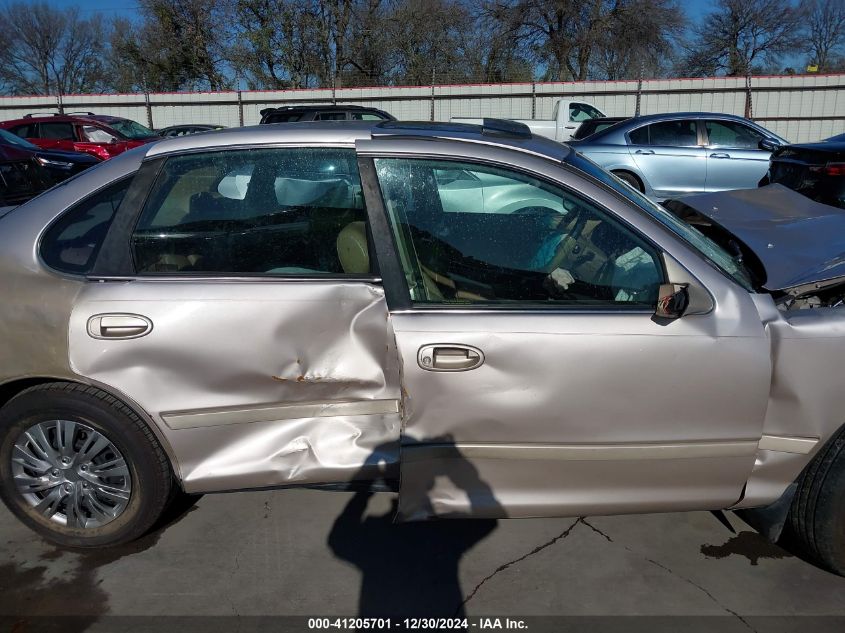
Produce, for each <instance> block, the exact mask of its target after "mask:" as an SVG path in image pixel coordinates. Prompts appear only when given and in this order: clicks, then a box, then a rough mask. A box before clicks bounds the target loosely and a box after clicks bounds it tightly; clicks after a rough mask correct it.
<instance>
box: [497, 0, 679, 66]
mask: <svg viewBox="0 0 845 633" xmlns="http://www.w3.org/2000/svg"><path fill="white" fill-rule="evenodd" d="M487 12H488V14H489V15H490V16H492V17H493V18H494V19H495V20H498V21H500V22H502V23H504V24H507V25H510V28H511V29H512V30H515V31H517V32H518V33H519V34H520V36H521V40H522V41H523V42H525V43H526V44H527V45H528V46H529V47H530V48H531V50H532V52H533V54H534V56H535V59H536V60H537V61H538V62H539V63H540V64H541V66H542V67H544V68H545V75H544V78H545V79H550V80H562V79H575V80H578V81H583V80H585V79H591V78H598V77H599V76H602V75H605V76H606V75H608V74H611V75H614V76H615V75H621V74H625V72H627V70H628V69H629V67H630V66H632V65H634V66H637V65H638V64H639V61H638V60H639V58H641V57H644V56H646V55H647V53H648V54H649V55H652V56H653V54H654V52H655V51H659V50H663V49H665V48H668V43H669V40H670V39H671V38H672V37H673V36H674V35H675V32H676V31H677V30H678V29H679V28H680V24H681V20H682V15H683V14H682V12H681V9H680V8H679V7H678V5H677V4H676V3H675V2H674V0H582V1H580V2H572V1H571V0H491V2H489V3H488V5H487ZM649 51H650V52H649ZM600 59H603V60H604V65H603V66H600V65H597V63H596V62H597V60H600ZM632 60H633V61H632Z"/></svg>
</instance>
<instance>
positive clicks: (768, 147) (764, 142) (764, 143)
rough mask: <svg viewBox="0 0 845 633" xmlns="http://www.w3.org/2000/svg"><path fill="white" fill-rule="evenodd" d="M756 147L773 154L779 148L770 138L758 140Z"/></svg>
mask: <svg viewBox="0 0 845 633" xmlns="http://www.w3.org/2000/svg"><path fill="white" fill-rule="evenodd" d="M757 147H759V148H760V149H762V150H765V151H767V152H773V151H775V150H776V149H777V148H779V147H780V144H779V143H777V142H775V141H773V140H772V139H770V138H764V139H761V140H760V142H759V143H758V144H757Z"/></svg>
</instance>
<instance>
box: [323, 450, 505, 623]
mask: <svg viewBox="0 0 845 633" xmlns="http://www.w3.org/2000/svg"><path fill="white" fill-rule="evenodd" d="M429 443H432V444H437V445H438V451H439V454H440V455H441V456H442V455H444V454H447V455H448V457H449V459H448V472H443V473H436V472H429V473H427V475H426V477H425V480H420V479H416V480H415V481H413V483H412V484H411V486H410V488H411V489H412V490H414V491H418V492H419V495H421V497H420V498H414V496H413V495H414V493H413V492H412V493H411V498H410V500H409V501H406V500H408V497H407V496H403V503H406V502H408V503H410V504H414V506H415V507H414V514H415V515H418V516H427V515H434V514H437V512H436V511H435V508H434V504H433V502H432V501H431V499H430V498H425V497H426V493H431V492H432V491H433V490H434V488H435V485H436V482H435V479H437V478H439V477H443V478H446V479H448V480H449V481H450V482H451V484H452V485H453V486H454V487H455V488H458V489H459V490H460V491H463V492H464V493H466V494H467V496H468V497H469V499H470V502H471V503H472V502H473V500H475V499H478V498H484V499H485V503H486V505H487V507H486V510H487V511H488V513H489V512H490V510H491V509H492V511H493V514H494V515H495V514H501V513H502V511H501V509H500V507H499V506H498V503H497V502H496V501H495V498H494V497H493V494H492V492H491V491H490V488H489V486H488V485H487V484H486V483H485V482H484V481H482V480H481V479H480V478H479V476H478V472H477V471H476V469H475V467H474V466H473V465H472V464H471V463H470V462H468V461H466V460H465V459H464V458H463V456H462V455H461V454H460V453H459V452H458V450H457V448H456V447H455V446H454V444H453V443H451V441H450V439H449V438H437V439H435V440H429ZM384 452H385V451H384V447H379V448H377V449H376V450H375V451H374V452H373V455H374V456H378V455H383V454H384ZM367 466H371V464H367V465H365V467H367ZM372 496H373V492H372V491H371V490H363V491H360V492H357V493H355V495H354V496H353V497H352V499H351V500H350V501H349V503H348V504H347V505H346V507H345V508H344V509H343V512H341V514H340V516H338V518H337V519H336V520H335V522H334V525H333V526H332V529H331V532H330V534H329V537H328V545H329V547H330V548H331V550H332V552H333V553H334V555H335V556H337V557H338V558H340V559H341V560H344V561H346V562H348V563H351V564H353V565H354V566H355V567H357V568H358V569H359V570H360V571H361V574H362V578H361V589H360V594H359V600H358V615H359V616H362V617H414V616H419V617H463V616H464V615H465V613H464V603H465V600H464V593H463V591H462V589H461V584H460V580H459V576H458V566H459V563H460V561H461V558H462V557H463V555H464V554H465V553H466V552H468V551H469V550H470V549H471V548H472V547H473V546H475V545H476V544H477V543H478V542H479V541H481V540H483V539H484V538H486V537H487V536H489V535H490V534H491V533H492V532H493V530H495V529H496V526H497V524H498V521H497V520H495V519H460V518H453V519H450V520H448V521H422V522H410V523H395V522H394V519H395V517H396V515H397V512H398V510H399V508H398V505H397V504H398V502H397V501H396V500H394V501H393V503H392V507H391V508H390V510H389V511H388V512H386V513H384V514H381V515H368V514H367V507H368V505H369V501H370V499H371V497H372ZM496 508H499V510H498V511H497V510H496ZM472 513H473V509H470V511H469V513H468V515H471V514H472Z"/></svg>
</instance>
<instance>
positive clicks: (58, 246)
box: [41, 178, 132, 275]
mask: <svg viewBox="0 0 845 633" xmlns="http://www.w3.org/2000/svg"><path fill="white" fill-rule="evenodd" d="M131 182H132V179H131V178H125V179H124V180H121V181H120V182H117V183H115V184H113V185H111V186H109V187H106V188H105V189H103V190H101V191H99V192H97V193H95V194H94V195H92V196H90V197H89V198H86V199H85V200H83V201H82V202H79V203H78V204H76V205H75V206H73V207H71V208H70V209H69V210H68V211H67V212H66V213H65V214H64V215H62V216H61V217H60V218H59V219H58V221H57V222H55V223H54V224H53V225H52V226H51V227H50V228H49V229H47V232H46V233H45V234H44V238H43V239H42V240H41V258H42V259H43V260H44V263H46V264H47V265H48V266H49V267H50V268H53V269H55V270H58V271H61V272H65V273H71V274H77V275H86V274H88V273H90V272H91V270H92V269H93V267H94V262H95V261H96V259H97V253H99V252H100V247H101V246H102V245H103V241H104V240H105V238H106V233H107V232H108V230H109V227H110V226H111V223H112V220H113V219H114V214H115V211H117V207H118V206H119V205H120V202H121V200H123V196H124V195H126V190H127V189H129V184H130V183H131Z"/></svg>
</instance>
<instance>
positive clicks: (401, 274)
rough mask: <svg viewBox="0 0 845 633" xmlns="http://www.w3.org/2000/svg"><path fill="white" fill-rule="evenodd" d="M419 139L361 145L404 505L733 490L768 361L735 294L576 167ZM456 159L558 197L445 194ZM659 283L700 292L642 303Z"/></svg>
mask: <svg viewBox="0 0 845 633" xmlns="http://www.w3.org/2000/svg"><path fill="white" fill-rule="evenodd" d="M431 145H432V144H431V142H430V141H425V142H417V143H416V144H415V143H414V142H409V141H402V142H401V143H399V142H396V141H393V142H391V141H389V140H383V139H382V140H376V141H366V142H360V141H359V144H358V149H359V153H360V154H361V155H362V158H361V159H360V161H361V169H362V173H363V174H364V177H365V191H366V192H367V195H368V199H367V203H368V207H369V208H370V210H371V221H372V223H373V231H374V236H375V238H376V242H375V243H376V248H377V249H379V258H380V263H381V267H382V273H383V275H384V279H385V287H386V289H387V291H388V301H389V304H390V310H391V321H392V324H393V330H394V332H395V336H396V341H397V347H398V349H399V356H400V359H401V363H402V381H403V382H402V393H403V399H402V411H403V414H404V420H403V430H402V448H401V471H402V478H401V489H400V515H401V517H402V518H404V519H411V520H413V519H424V518H429V517H433V516H440V517H449V516H467V515H470V516H486V517H501V516H510V517H520V516H544V515H546V516H548V515H581V514H586V513H621V512H646V511H670V510H687V509H695V508H697V509H707V508H723V507H727V506H730V505H731V504H733V503H735V502H737V501H738V500H739V499H740V498H741V496H742V490H743V485H744V483H745V481H746V480H747V477H748V475H749V473H750V471H751V469H752V466H753V464H754V458H755V452H756V448H757V442H758V440H759V439H760V435H761V429H762V422H763V415H764V412H765V408H766V402H767V396H768V390H769V376H770V372H771V366H770V361H769V353H768V349H769V348H768V343H767V340H766V337H765V333H764V331H763V328H762V326H761V323H760V319H759V316H758V315H757V312H756V310H755V307H754V305H753V303H752V300H751V299H750V296H749V295H748V293H747V291H745V290H743V289H742V288H741V287H739V286H738V285H736V284H734V283H733V282H732V281H729V280H728V279H727V278H726V277H723V276H722V275H721V274H720V273H718V272H716V270H715V269H713V268H711V267H710V266H708V265H707V264H703V262H701V261H699V260H698V259H697V257H695V256H693V255H692V253H691V252H690V251H688V250H686V248H685V247H684V246H683V243H681V242H680V241H679V240H678V239H677V238H674V237H671V236H670V234H669V233H668V232H667V233H665V234H664V233H663V232H662V231H661V230H660V229H659V228H658V227H657V225H656V224H654V223H653V221H651V220H649V219H648V218H645V217H643V216H642V215H640V214H639V213H637V212H636V211H635V209H634V208H633V207H629V206H627V205H626V204H624V203H623V202H622V201H621V199H620V198H618V197H616V196H615V195H614V194H612V193H610V192H609V191H608V190H605V189H604V188H603V187H601V186H598V185H596V184H594V183H592V182H590V181H587V180H586V179H584V178H583V177H581V176H578V175H576V174H575V173H573V172H569V171H566V170H563V169H562V168H560V167H558V166H556V165H554V164H552V163H551V162H547V161H544V160H542V159H539V158H535V157H530V156H527V155H525V154H518V153H515V152H508V151H505V150H492V149H485V158H486V160H485V162H480V161H478V160H477V159H476V158H474V157H475V156H476V155H477V154H474V152H475V151H477V150H476V149H475V148H474V147H470V148H467V146H466V144H457V143H456V144H449V143H442V144H440V145H439V146H438V148H437V149H436V153H437V154H438V155H439V156H440V157H439V158H438V157H436V156H432V152H433V151H435V150H433V148H432V147H431ZM415 153H418V154H419V155H424V156H426V158H420V157H419V156H415ZM451 170H466V171H469V172H472V173H474V174H476V175H479V177H482V176H480V175H481V174H489V176H490V177H495V178H497V179H498V180H499V181H500V182H501V181H502V180H504V179H509V180H510V181H511V183H512V185H513V187H514V188H515V190H523V191H524V190H525V189H527V188H534V189H536V190H537V193H536V194H535V195H532V196H530V198H531V199H532V200H535V201H540V200H544V199H545V200H552V199H554V200H556V202H555V203H554V204H552V203H549V204H545V205H544V204H542V203H540V202H532V203H531V204H529V205H527V206H525V207H524V208H512V207H508V208H507V211H506V212H504V211H505V210H504V208H502V207H497V208H495V209H492V210H489V212H488V211H487V210H479V209H477V208H474V206H473V205H475V204H477V200H476V199H475V198H467V201H466V204H465V205H464V206H463V207H460V208H459V207H458V206H457V205H456V204H455V203H454V200H453V201H452V204H451V205H450V206H449V207H448V208H447V207H446V206H444V205H443V204H442V197H441V194H440V191H439V189H440V187H441V186H442V185H441V183H440V182H439V181H438V179H437V178H436V173H437V172H438V171H440V172H444V171H451ZM368 183H369V184H368ZM500 186H502V185H500ZM379 207H381V210H382V213H377V212H376V211H377V210H378V208H379ZM661 245H664V246H661ZM664 248H665V249H671V250H672V252H673V256H671V257H670V256H667V255H665V254H664ZM676 257H677V259H676ZM693 272H694V273H695V274H693ZM666 281H671V282H673V283H678V284H688V285H689V287H690V289H691V290H690V294H691V296H694V297H695V299H694V300H692V301H691V304H690V309H689V311H688V313H687V314H686V315H685V316H683V317H682V318H679V319H676V320H671V321H667V320H661V319H658V318H656V317H655V314H654V308H655V305H656V303H657V294H656V293H657V291H658V286H659V285H660V284H661V283H664V282H666Z"/></svg>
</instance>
